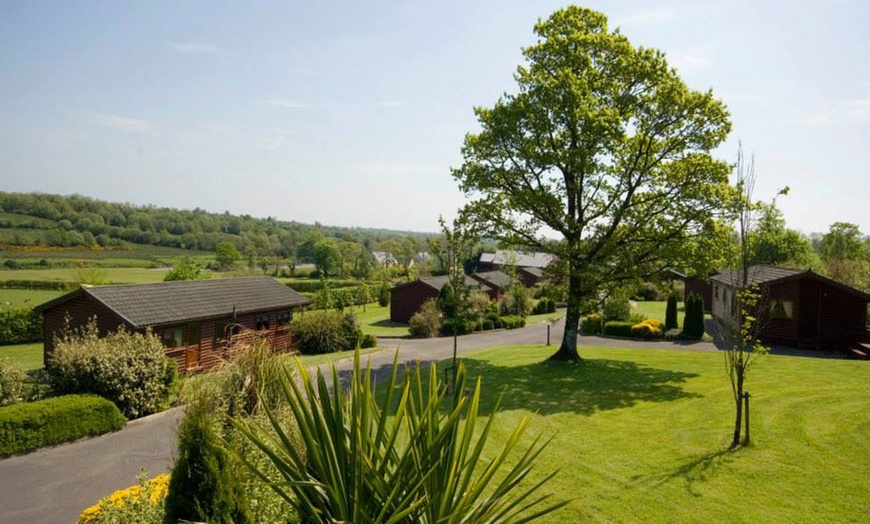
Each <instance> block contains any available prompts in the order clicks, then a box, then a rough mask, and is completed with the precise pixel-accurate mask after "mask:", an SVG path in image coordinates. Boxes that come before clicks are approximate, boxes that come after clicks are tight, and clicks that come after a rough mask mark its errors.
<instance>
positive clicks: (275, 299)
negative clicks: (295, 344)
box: [35, 277, 308, 372]
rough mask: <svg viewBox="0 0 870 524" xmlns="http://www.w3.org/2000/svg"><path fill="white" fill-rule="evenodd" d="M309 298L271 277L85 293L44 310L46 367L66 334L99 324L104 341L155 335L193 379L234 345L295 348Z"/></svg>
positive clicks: (71, 295)
mask: <svg viewBox="0 0 870 524" xmlns="http://www.w3.org/2000/svg"><path fill="white" fill-rule="evenodd" d="M306 304H308V299H306V298H304V297H303V296H301V295H300V294H299V293H297V292H296V291H294V290H292V289H290V288H289V287H287V286H285V285H283V284H281V283H280V282H278V281H277V280H275V279H274V278H271V277H244V278H225V279H211V280H189V281H181V282H160V283H154V284H132V285H117V286H99V287H89V286H83V287H81V288H79V289H77V290H75V291H73V292H71V293H68V294H66V295H63V296H61V297H58V298H56V299H54V300H52V301H50V302H47V303H45V304H42V305H40V306H38V307H37V308H35V309H36V311H37V312H41V313H42V317H43V336H44V341H45V349H44V353H43V359H44V361H45V363H49V361H50V360H51V352H52V351H53V350H54V344H55V338H56V337H57V336H58V335H60V334H61V332H62V331H63V329H65V327H69V328H73V329H75V328H81V327H83V326H85V325H86V324H87V323H88V322H90V321H91V320H92V319H93V320H94V321H95V322H96V325H97V329H98V331H99V333H100V334H101V335H105V334H108V333H109V332H112V331H117V330H118V329H121V328H123V329H127V330H129V331H135V332H145V331H146V330H150V331H151V332H153V333H154V334H156V335H157V336H158V337H160V339H161V340H163V343H164V345H165V346H166V354H167V356H169V357H171V358H173V359H175V360H176V361H177V362H178V366H179V369H180V370H182V371H186V372H194V371H200V370H206V369H209V368H212V367H214V366H216V365H217V364H218V363H220V362H221V361H222V360H224V359H225V358H226V357H227V356H228V353H229V351H230V349H231V344H230V341H232V340H238V339H239V338H244V336H245V335H250V334H254V333H256V334H257V335H259V336H261V337H263V338H264V339H265V340H266V341H267V342H268V344H269V346H270V348H271V349H272V350H273V351H287V350H289V349H290V348H291V345H292V340H291V337H290V331H289V324H290V322H291V321H292V319H293V311H294V310H297V309H299V308H301V307H303V306H305V305H306Z"/></svg>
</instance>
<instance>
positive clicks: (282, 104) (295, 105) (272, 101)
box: [265, 98, 311, 109]
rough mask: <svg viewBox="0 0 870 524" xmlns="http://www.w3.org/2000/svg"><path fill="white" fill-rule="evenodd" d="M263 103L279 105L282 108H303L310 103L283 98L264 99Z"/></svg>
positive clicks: (309, 105)
mask: <svg viewBox="0 0 870 524" xmlns="http://www.w3.org/2000/svg"><path fill="white" fill-rule="evenodd" d="M265 103H267V104H269V105H270V106H275V107H281V108H284V109H304V108H306V107H311V104H307V103H304V102H295V101H292V100H283V99H281V98H269V99H267V100H265Z"/></svg>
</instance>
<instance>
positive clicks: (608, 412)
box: [463, 346, 870, 523]
mask: <svg viewBox="0 0 870 524" xmlns="http://www.w3.org/2000/svg"><path fill="white" fill-rule="evenodd" d="M553 350H554V348H553V347H543V346H521V347H502V348H495V349H492V350H489V351H486V352H482V353H477V354H473V355H468V356H465V357H464V358H463V361H464V362H465V364H466V365H467V366H468V368H469V372H470V376H471V377H477V376H480V377H481V381H482V387H483V396H484V400H483V403H482V409H481V411H482V412H483V413H484V414H489V413H490V412H491V410H492V409H493V406H494V404H495V399H496V397H497V396H498V394H499V393H502V392H503V394H504V396H503V398H502V403H501V407H500V412H499V413H498V422H497V424H496V427H495V428H494V434H493V435H492V437H493V438H494V439H495V441H503V440H504V439H506V438H507V437H508V435H509V433H510V431H511V430H512V429H513V428H514V427H515V426H516V424H517V423H518V422H519V420H520V419H521V418H523V417H531V419H532V423H531V431H530V432H529V433H530V436H528V437H527V438H526V442H527V443H528V442H529V441H530V440H531V438H532V436H534V435H537V434H541V435H543V436H544V437H550V436H553V441H552V442H551V443H550V445H549V447H548V448H547V449H546V451H545V452H544V453H543V455H542V456H541V461H540V463H539V465H538V466H537V467H536V469H535V470H534V471H533V473H532V475H531V480H532V481H534V480H535V479H540V478H542V477H543V476H544V475H546V474H547V473H548V472H550V471H553V470H556V469H560V472H559V473H558V475H557V476H556V477H555V478H554V479H553V480H551V481H550V482H549V483H548V484H547V485H546V486H545V487H544V488H543V490H542V493H545V494H552V495H553V496H554V497H555V499H556V500H565V499H569V500H570V501H571V502H570V504H569V505H568V506H566V507H565V508H563V509H561V510H559V511H558V512H556V513H554V514H552V515H550V516H549V517H548V518H546V519H544V520H543V521H542V522H551V523H562V522H584V521H592V522H638V521H647V522H858V521H865V522H866V519H867V500H868V499H867V494H868V493H870V475H868V472H870V469H868V465H870V462H868V456H870V438H868V436H870V390H868V388H867V384H868V383H870V365H868V363H867V362H855V361H846V360H827V359H815V358H802V357H785V356H768V357H765V358H764V359H763V360H761V361H760V362H759V363H758V365H757V367H756V368H753V369H752V370H751V372H750V376H749V381H748V390H749V391H750V392H751V393H752V407H751V416H752V418H751V424H752V425H751V428H752V437H753V443H752V446H750V447H748V448H744V449H741V450H739V451H737V452H733V453H732V452H729V451H727V446H728V444H729V442H730V434H731V431H732V418H733V407H732V404H731V391H730V386H729V382H728V379H727V377H726V375H725V372H724V365H723V356H722V355H721V354H719V353H712V352H711V353H707V352H692V351H682V350H630V349H596V348H580V353H581V355H582V356H583V357H584V358H585V359H586V361H585V363H583V364H581V365H567V364H562V363H550V362H547V361H546V358H547V357H548V356H549V355H550V354H551V353H552V352H553Z"/></svg>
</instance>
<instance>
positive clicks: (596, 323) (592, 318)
mask: <svg viewBox="0 0 870 524" xmlns="http://www.w3.org/2000/svg"><path fill="white" fill-rule="evenodd" d="M603 327H604V319H603V318H602V317H601V315H599V314H598V313H591V314H589V315H586V316H585V317H583V318H582V319H581V320H580V332H581V333H583V334H584V335H600V334H601V330H602V328H603Z"/></svg>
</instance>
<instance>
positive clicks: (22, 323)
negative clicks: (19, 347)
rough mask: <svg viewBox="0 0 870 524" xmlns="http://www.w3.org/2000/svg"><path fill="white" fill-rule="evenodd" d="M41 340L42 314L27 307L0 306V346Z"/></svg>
mask: <svg viewBox="0 0 870 524" xmlns="http://www.w3.org/2000/svg"><path fill="white" fill-rule="evenodd" d="M40 340H42V315H40V314H38V313H36V312H34V311H33V310H32V309H30V308H28V307H21V308H0V346H3V345H9V344H26V343H28V342H38V341H40Z"/></svg>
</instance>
